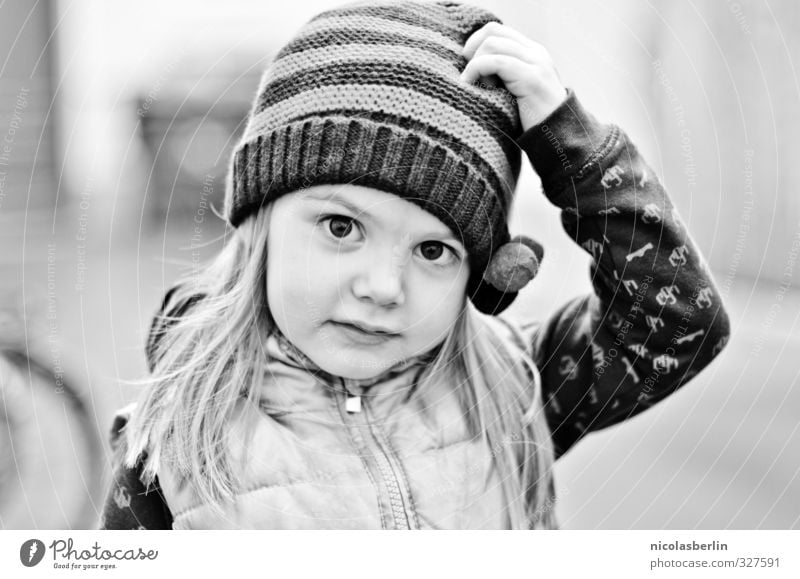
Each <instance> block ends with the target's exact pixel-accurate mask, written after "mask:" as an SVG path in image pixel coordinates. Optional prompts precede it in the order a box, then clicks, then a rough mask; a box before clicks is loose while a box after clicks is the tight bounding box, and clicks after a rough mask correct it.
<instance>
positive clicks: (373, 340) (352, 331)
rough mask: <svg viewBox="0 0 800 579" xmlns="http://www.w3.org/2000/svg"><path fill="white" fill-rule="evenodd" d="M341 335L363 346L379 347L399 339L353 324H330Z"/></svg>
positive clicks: (387, 333)
mask: <svg viewBox="0 0 800 579" xmlns="http://www.w3.org/2000/svg"><path fill="white" fill-rule="evenodd" d="M330 324H331V325H333V327H335V328H336V329H337V330H338V331H339V333H340V334H341V335H344V336H345V337H347V338H348V339H349V340H350V341H352V342H357V343H359V344H363V345H379V344H384V343H386V342H388V341H390V340H392V339H395V338H399V337H400V334H394V333H389V332H384V331H369V330H367V329H364V328H361V327H359V326H356V325H354V324H350V323H347V322H336V321H333V320H331V322H330Z"/></svg>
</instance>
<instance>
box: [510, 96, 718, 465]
mask: <svg viewBox="0 0 800 579" xmlns="http://www.w3.org/2000/svg"><path fill="white" fill-rule="evenodd" d="M518 142H519V144H520V146H521V148H522V150H523V151H524V152H525V153H526V155H527V156H528V158H529V159H530V161H531V164H532V165H533V168H534V169H535V170H536V172H537V173H538V174H539V176H540V178H541V180H542V186H543V189H544V193H545V195H546V196H547V198H548V199H549V200H550V201H551V202H552V203H554V204H555V205H557V206H558V207H560V208H561V209H562V213H561V220H562V224H563V227H564V229H565V230H566V232H567V233H568V234H569V236H570V237H571V238H572V239H574V240H575V242H576V243H578V244H579V245H580V247H581V248H583V249H584V250H585V251H587V252H588V253H589V254H590V255H591V256H592V264H591V267H590V273H591V281H592V286H593V289H594V292H593V293H592V294H589V295H587V296H584V297H580V298H576V299H574V300H572V301H570V302H568V303H567V304H565V305H564V306H563V307H561V308H560V309H559V310H558V311H557V312H556V313H555V314H554V315H552V316H551V317H550V318H549V319H548V320H546V321H545V322H544V323H523V324H516V328H517V329H518V330H519V331H520V333H519V336H518V337H520V338H521V340H522V343H523V344H524V345H525V347H526V348H530V352H529V353H530V354H531V355H532V357H533V359H534V361H535V362H536V363H537V366H538V367H539V369H540V371H541V374H542V388H543V393H542V394H543V400H544V404H545V413H546V415H547V420H548V424H549V426H550V429H551V432H552V436H553V442H554V446H555V451H556V456H557V457H558V456H561V455H563V454H564V453H565V452H566V451H567V450H568V449H569V448H570V447H572V446H573V445H574V444H575V442H577V441H578V440H579V439H580V438H581V437H582V436H584V435H585V434H587V433H588V432H591V431H594V430H599V429H601V428H605V427H607V426H610V425H612V424H616V423H618V422H620V421H622V420H625V419H626V418H629V417H631V416H633V415H635V414H637V413H639V412H642V411H643V410H645V409H647V408H649V407H650V406H652V405H653V404H655V403H656V402H658V401H660V400H662V399H663V398H665V397H666V396H668V395H669V394H671V393H673V392H675V390H677V389H678V388H679V387H681V386H682V385H684V384H686V382H688V381H689V380H690V379H691V378H693V377H694V376H695V375H696V374H697V373H698V372H699V371H700V370H701V369H702V368H704V367H705V366H706V365H707V364H708V363H709V362H710V361H711V360H712V359H713V358H714V357H715V356H716V355H717V354H718V353H719V352H720V350H721V349H722V348H723V347H724V346H725V344H726V342H727V340H728V335H729V331H730V329H729V320H728V316H727V314H726V312H725V309H724V306H723V304H722V301H721V299H720V295H719V291H718V290H717V289H716V286H715V284H714V282H713V279H712V276H711V273H710V272H709V270H708V268H707V266H706V264H705V261H704V259H703V257H702V255H701V254H700V252H699V250H698V248H697V246H696V245H695V244H694V243H693V241H692V239H691V238H690V236H689V234H688V232H687V231H686V228H685V227H684V225H683V223H682V221H681V218H680V217H679V215H678V213H677V211H676V210H675V208H674V206H673V204H672V202H671V201H670V199H669V197H668V196H667V194H666V192H665V190H664V188H663V187H662V186H661V184H660V183H659V181H658V178H657V177H656V175H655V174H654V172H653V171H652V169H650V167H648V166H647V164H646V163H645V161H644V160H643V158H642V157H641V155H640V154H639V152H638V151H637V150H636V147H635V146H634V145H633V144H632V143H631V142H630V140H629V139H628V137H627V136H626V135H625V133H624V132H622V131H621V130H620V129H619V128H618V127H616V126H614V125H607V124H603V123H600V122H598V121H597V120H596V119H595V118H594V117H593V116H592V115H590V114H589V113H588V112H587V111H586V110H585V109H584V108H583V107H582V106H581V104H580V102H579V101H578V99H577V98H576V96H575V94H574V93H573V92H572V91H569V94H568V97H567V100H566V101H565V102H564V103H563V104H562V105H561V106H560V107H559V108H558V109H557V110H556V111H554V112H553V114H551V115H550V117H548V118H547V119H546V120H545V121H544V122H543V123H541V124H539V125H537V126H535V127H532V128H530V129H529V130H528V131H526V132H525V134H523V135H522V136H521V137H520V139H519V141H518ZM504 321H506V320H504Z"/></svg>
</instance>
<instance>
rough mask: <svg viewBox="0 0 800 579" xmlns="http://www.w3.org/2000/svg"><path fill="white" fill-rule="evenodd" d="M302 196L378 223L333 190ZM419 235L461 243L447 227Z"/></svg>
mask: <svg viewBox="0 0 800 579" xmlns="http://www.w3.org/2000/svg"><path fill="white" fill-rule="evenodd" d="M302 197H303V198H304V199H311V200H313V201H326V202H328V201H330V202H333V203H337V204H339V205H341V206H342V207H344V208H345V209H348V210H350V211H351V212H352V213H354V214H356V215H358V216H359V217H360V218H364V219H366V220H367V221H372V222H373V223H378V220H377V219H375V217H374V216H373V215H372V214H370V213H369V212H368V211H366V210H364V209H362V208H360V207H358V206H357V205H355V204H354V203H352V202H351V201H349V200H347V199H345V198H343V197H340V196H339V195H338V194H337V193H336V192H335V191H332V192H330V193H323V192H321V191H306V192H304V193H303V194H302ZM420 237H440V238H442V239H443V240H445V241H453V242H455V243H458V244H461V241H460V240H459V239H457V238H456V237H455V236H454V235H453V234H452V232H451V231H450V230H449V229H447V230H440V231H431V232H429V233H426V234H425V235H422V236H420Z"/></svg>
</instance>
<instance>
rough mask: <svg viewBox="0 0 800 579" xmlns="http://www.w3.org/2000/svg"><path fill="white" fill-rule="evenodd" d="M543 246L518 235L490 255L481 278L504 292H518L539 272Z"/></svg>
mask: <svg viewBox="0 0 800 579" xmlns="http://www.w3.org/2000/svg"><path fill="white" fill-rule="evenodd" d="M543 257H544V248H543V247H542V246H541V245H540V244H539V243H537V242H536V241H534V240H533V239H531V238H529V237H525V236H524V235H518V236H516V237H514V238H513V239H511V241H509V242H508V243H505V244H503V245H502V246H500V247H499V248H498V249H497V251H496V252H495V253H494V255H492V258H491V260H490V261H489V265H488V266H487V268H486V271H485V272H484V274H483V280H484V281H485V282H487V283H489V284H491V285H492V286H493V287H494V288H496V289H498V290H500V291H501V292H504V293H512V292H518V291H519V290H521V289H522V288H523V287H525V285H526V284H527V283H528V282H529V281H531V280H532V279H533V278H534V277H536V274H537V273H539V267H540V265H541V262H542V258H543Z"/></svg>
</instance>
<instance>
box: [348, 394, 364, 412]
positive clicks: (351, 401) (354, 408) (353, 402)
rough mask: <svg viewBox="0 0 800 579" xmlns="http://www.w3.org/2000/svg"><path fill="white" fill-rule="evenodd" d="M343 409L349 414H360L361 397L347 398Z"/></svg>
mask: <svg viewBox="0 0 800 579" xmlns="http://www.w3.org/2000/svg"><path fill="white" fill-rule="evenodd" d="M344 407H345V410H347V411H348V412H349V413H350V414H354V413H356V412H361V396H348V397H347V400H346V401H345V404H344Z"/></svg>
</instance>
